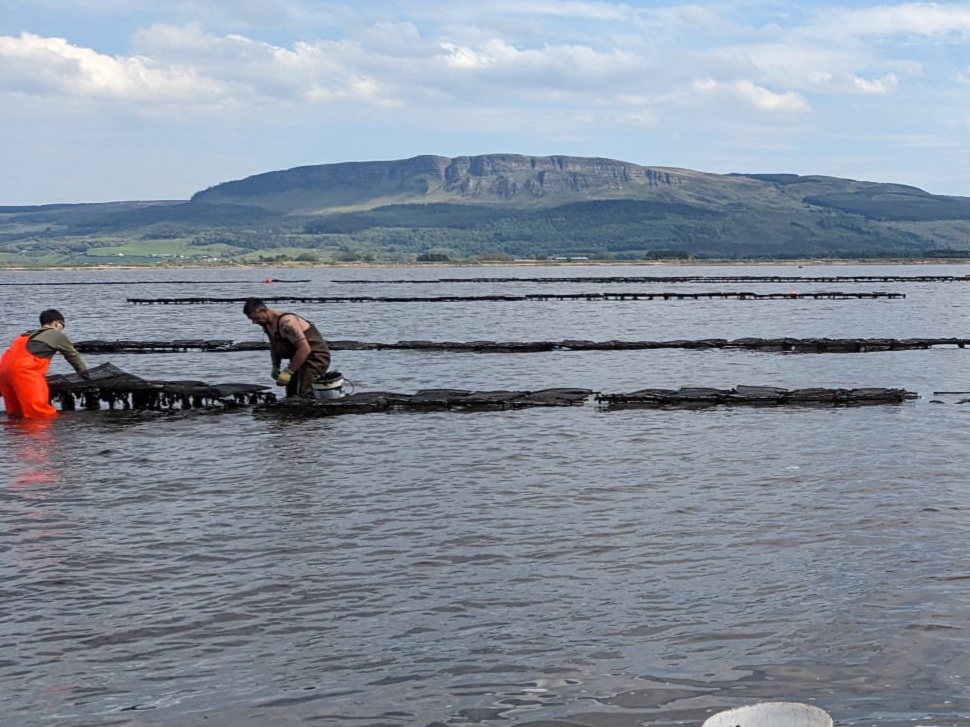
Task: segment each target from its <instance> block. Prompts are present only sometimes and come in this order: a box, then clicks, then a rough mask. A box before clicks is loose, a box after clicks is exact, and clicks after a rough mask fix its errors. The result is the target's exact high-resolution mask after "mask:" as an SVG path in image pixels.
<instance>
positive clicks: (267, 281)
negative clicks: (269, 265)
mask: <svg viewBox="0 0 970 727" xmlns="http://www.w3.org/2000/svg"><path fill="white" fill-rule="evenodd" d="M263 282H266V283H272V282H273V279H272V278H266V280H265V281H263Z"/></svg>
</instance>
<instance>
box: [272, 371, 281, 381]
mask: <svg viewBox="0 0 970 727" xmlns="http://www.w3.org/2000/svg"><path fill="white" fill-rule="evenodd" d="M270 376H272V377H273V381H276V380H277V379H278V378H279V377H280V370H279V369H273V372H272V373H271V374H270Z"/></svg>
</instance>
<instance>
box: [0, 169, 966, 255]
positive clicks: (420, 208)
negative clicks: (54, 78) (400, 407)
mask: <svg viewBox="0 0 970 727" xmlns="http://www.w3.org/2000/svg"><path fill="white" fill-rule="evenodd" d="M968 250H970V198H967V197H952V196H941V195H933V194H929V193H928V192H925V191H923V190H920V189H917V188H914V187H909V186H905V185H899V184H891V183H876V182H863V181H857V180H851V179H839V178H835V177H824V176H798V175H793V174H729V175H718V174H708V173H704V172H697V171H692V170H687V169H674V168H664V167H643V166H639V165H635V164H630V163H628V162H622V161H616V160H610V159H600V158H586V157H566V156H554V157H528V156H521V155H512V154H494V155H483V156H477V157H456V158H448V157H438V156H420V157H415V158H413V159H405V160H398V161H387V162H347V163H342V164H325V165H317V166H306V167H298V168H295V169H290V170H285V171H274V172H268V173H266V174H259V175H255V176H252V177H248V178H246V179H241V180H235V181H230V182H226V183H224V184H219V185H216V186H214V187H211V188H209V189H206V190H202V191H200V192H198V193H196V194H195V195H193V196H192V198H191V199H190V200H181V201H143V202H134V201H133V202H115V203H107V204H77V205H44V206H37V207H0V264H65V263H83V262H88V263H104V262H126V263H131V262H166V261H171V260H175V261H185V260H190V261H218V262H228V261H255V260H286V259H289V260H294V259H296V260H304V261H308V262H314V261H320V262H332V261H352V260H379V261H413V260H420V259H430V260H445V259H449V260H467V259H507V258H523V257H525V258H538V259H543V258H549V257H561V256H567V257H572V256H583V257H590V258H599V259H628V260H636V259H644V258H658V257H666V256H670V257H679V258H683V257H694V258H700V259H748V258H765V259H792V258H804V257H834V258H838V257H843V258H858V257H864V258H875V257H905V258H916V257H934V256H935V257H964V256H967V255H970V253H968V252H967V251H968Z"/></svg>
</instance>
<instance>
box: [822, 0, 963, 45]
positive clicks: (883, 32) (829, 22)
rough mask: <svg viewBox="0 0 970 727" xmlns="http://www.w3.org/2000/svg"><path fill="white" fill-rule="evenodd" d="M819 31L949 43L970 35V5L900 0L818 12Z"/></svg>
mask: <svg viewBox="0 0 970 727" xmlns="http://www.w3.org/2000/svg"><path fill="white" fill-rule="evenodd" d="M815 32H816V33H818V32H821V34H823V35H825V36H826V37H828V38H830V39H831V38H833V37H835V38H845V37H873V36H877V37H886V38H889V37H897V36H902V37H922V38H930V39H936V40H938V41H945V42H961V41H965V40H967V39H968V38H970V6H968V5H967V4H966V3H952V4H941V3H900V4H898V5H876V6H874V7H869V8H859V9H852V10H842V9H826V10H821V11H819V13H818V16H817V20H816V28H815Z"/></svg>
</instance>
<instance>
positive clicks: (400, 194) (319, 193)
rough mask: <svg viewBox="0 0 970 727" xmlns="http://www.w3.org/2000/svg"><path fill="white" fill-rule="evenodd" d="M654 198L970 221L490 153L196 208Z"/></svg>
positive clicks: (890, 198) (840, 183)
mask: <svg viewBox="0 0 970 727" xmlns="http://www.w3.org/2000/svg"><path fill="white" fill-rule="evenodd" d="M608 199H609V200H615V199H639V200H653V201H657V202H667V203H675V204H691V205H697V206H698V207H709V206H712V205H713V206H718V205H724V204H730V203H735V202H740V203H745V204H751V205H757V204H764V203H768V204H770V203H782V202H784V203H788V202H790V201H791V200H796V201H799V202H805V201H809V203H810V204H817V205H819V206H823V207H825V206H828V207H835V208H837V209H840V208H846V209H850V210H852V211H856V212H862V213H866V212H872V213H873V214H876V215H878V216H880V217H882V218H883V219H893V218H900V219H927V218H929V217H932V218H937V219H951V218H952V217H953V216H954V215H956V216H957V217H958V218H959V217H968V218H970V198H965V197H943V196H939V195H931V194H928V193H927V192H924V191H922V190H920V189H917V188H915V187H907V186H904V185H898V184H880V183H874V182H857V181H855V180H850V179H838V178H835V177H821V176H810V177H800V176H798V175H794V174H749V175H742V174H732V175H722V174H709V173H705V172H697V171H692V170H690V169H677V168H671V167H645V166H640V165H637V164H631V163H629V162H623V161H617V160H615V159H602V158H597V157H573V156H546V157H533V156H523V155H519V154H487V155H482V156H470V157H454V158H449V157H441V156H430V155H426V156H418V157H413V158H411V159H402V160H397V161H376V162H345V163H341V164H320V165H316V166H306V167H296V168H294V169H288V170H285V171H276V172H267V173H265V174H257V175H254V176H252V177H247V178H246V179H241V180H238V181H233V182H225V183H223V184H219V185H216V186H214V187H210V188H209V189H206V190H204V191H202V192H197V193H196V194H195V195H193V197H192V201H193V202H204V203H209V204H240V205H247V206H248V205H252V206H257V207H263V208H266V209H269V210H273V211H276V212H281V213H283V214H302V215H314V214H327V213H334V212H347V211H360V210H369V209H374V208H376V207H383V206H387V205H392V204H433V203H451V204H478V205H491V206H496V207H516V208H526V209H530V208H531V209H536V208H540V207H555V206H559V205H562V204H568V203H573V202H580V201H591V200H608Z"/></svg>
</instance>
